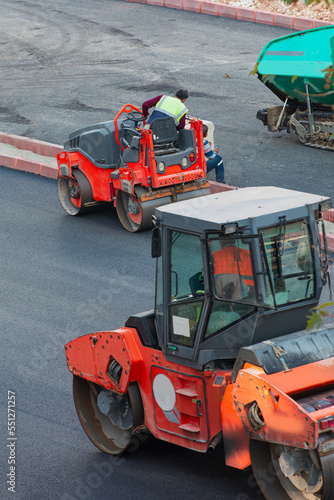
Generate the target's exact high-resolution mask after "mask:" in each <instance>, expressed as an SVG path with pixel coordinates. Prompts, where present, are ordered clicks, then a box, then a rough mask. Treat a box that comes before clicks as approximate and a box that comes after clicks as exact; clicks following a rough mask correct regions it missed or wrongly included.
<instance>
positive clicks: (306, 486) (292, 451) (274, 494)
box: [250, 440, 334, 500]
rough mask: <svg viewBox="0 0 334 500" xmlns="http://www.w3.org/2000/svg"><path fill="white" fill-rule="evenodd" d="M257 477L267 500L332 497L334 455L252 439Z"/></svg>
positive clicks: (253, 464) (310, 499)
mask: <svg viewBox="0 0 334 500" xmlns="http://www.w3.org/2000/svg"><path fill="white" fill-rule="evenodd" d="M250 455H251V462H252V467H253V472H254V475H255V478H256V480H257V482H258V484H259V486H260V488H261V491H262V493H263V494H264V496H265V498H266V499H267V500H331V499H332V498H333V497H332V496H331V495H332V493H333V485H334V482H333V479H332V476H333V474H330V473H329V471H330V470H333V469H332V468H331V467H330V466H329V462H330V463H331V465H332V466H333V463H332V461H333V459H332V458H329V457H325V460H324V459H320V458H319V455H318V452H317V451H316V450H304V449H300V448H292V447H290V446H283V445H278V444H272V443H263V442H261V441H255V440H251V442H250Z"/></svg>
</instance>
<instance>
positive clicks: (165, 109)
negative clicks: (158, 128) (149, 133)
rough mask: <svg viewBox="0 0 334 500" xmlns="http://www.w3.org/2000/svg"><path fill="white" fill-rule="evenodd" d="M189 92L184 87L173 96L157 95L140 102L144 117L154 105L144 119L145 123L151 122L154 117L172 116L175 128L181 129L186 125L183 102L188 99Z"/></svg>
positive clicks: (185, 110) (185, 111)
mask: <svg viewBox="0 0 334 500" xmlns="http://www.w3.org/2000/svg"><path fill="white" fill-rule="evenodd" d="M188 97H189V92H188V90H185V89H179V90H178V91H177V92H176V94H175V96H174V97H170V96H167V95H158V96H157V97H154V98H153V99H150V100H149V101H145V102H143V104H142V110H143V115H144V116H145V118H146V117H147V116H148V110H149V109H150V108H153V106H155V108H154V110H153V111H152V113H151V116H150V117H149V119H148V120H147V121H146V125H149V124H150V123H152V121H153V120H155V119H156V118H162V117H165V116H172V117H173V118H174V120H175V125H176V129H177V130H181V129H183V128H184V127H185V125H186V114H187V111H188V109H187V108H186V107H185V105H184V102H185V101H186V100H187V99H188Z"/></svg>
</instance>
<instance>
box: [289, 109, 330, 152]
mask: <svg viewBox="0 0 334 500" xmlns="http://www.w3.org/2000/svg"><path fill="white" fill-rule="evenodd" d="M293 117H294V118H295V120H297V122H298V125H297V126H296V125H295V124H292V128H293V129H294V130H295V132H296V134H297V137H298V139H299V141H300V142H301V143H302V144H303V145H304V146H309V147H311V148H317V149H324V150H327V151H334V120H333V119H332V118H330V117H324V116H323V115H322V116H316V115H315V117H314V129H315V132H314V133H313V134H312V135H311V134H310V124H309V121H308V119H307V118H306V117H305V113H300V114H299V113H295V114H294V115H293Z"/></svg>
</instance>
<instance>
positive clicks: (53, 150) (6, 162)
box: [0, 132, 64, 179]
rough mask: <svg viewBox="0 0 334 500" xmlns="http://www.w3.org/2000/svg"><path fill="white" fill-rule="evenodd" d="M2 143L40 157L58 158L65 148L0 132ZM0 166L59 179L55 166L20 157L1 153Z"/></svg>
mask: <svg viewBox="0 0 334 500" xmlns="http://www.w3.org/2000/svg"><path fill="white" fill-rule="evenodd" d="M0 142H2V143H3V144H8V145H10V146H14V147H16V148H18V149H21V150H23V151H31V152H32V153H35V154H37V155H39V156H46V157H51V158H56V156H57V154H58V153H61V152H62V151H63V149H64V148H63V146H60V145H58V144H51V143H50V142H44V141H39V140H38V139H30V138H29V137H21V136H19V135H13V134H7V133H6V132H0ZM0 165H3V166H4V167H8V168H13V169H14V170H21V171H23V172H30V173H31V174H37V175H42V176H43V177H49V178H50V179H57V175H58V169H57V167H55V166H54V165H50V164H49V163H47V161H46V162H40V161H34V160H27V159H26V158H21V157H18V156H12V155H4V154H1V153H0Z"/></svg>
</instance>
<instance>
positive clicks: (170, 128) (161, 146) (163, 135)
mask: <svg viewBox="0 0 334 500" xmlns="http://www.w3.org/2000/svg"><path fill="white" fill-rule="evenodd" d="M150 129H151V130H152V138H153V145H154V153H155V154H156V155H157V154H159V153H160V154H165V153H167V152H168V153H175V152H177V151H178V148H177V143H178V140H179V134H178V132H177V130H176V127H175V120H174V118H173V117H172V116H166V117H162V118H156V119H155V120H153V122H152V123H151V126H150Z"/></svg>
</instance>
